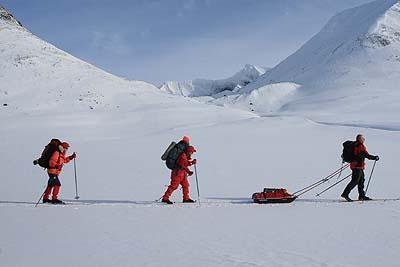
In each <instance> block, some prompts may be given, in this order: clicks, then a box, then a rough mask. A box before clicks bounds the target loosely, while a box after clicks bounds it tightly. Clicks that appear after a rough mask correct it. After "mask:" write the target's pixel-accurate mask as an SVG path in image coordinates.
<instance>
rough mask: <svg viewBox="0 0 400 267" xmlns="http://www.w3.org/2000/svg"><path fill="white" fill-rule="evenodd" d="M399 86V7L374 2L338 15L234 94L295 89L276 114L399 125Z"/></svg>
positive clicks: (391, 1) (388, 1)
mask: <svg viewBox="0 0 400 267" xmlns="http://www.w3.org/2000/svg"><path fill="white" fill-rule="evenodd" d="M399 82H400V3H398V1H395V0H379V1H374V2H371V3H368V4H365V5H362V6H359V7H356V8H352V9H349V10H345V11H343V12H341V13H339V14H337V15H336V16H334V17H333V18H332V19H331V20H330V21H329V22H328V23H327V24H326V26H325V27H324V28H323V29H322V30H321V31H320V32H319V33H318V34H317V35H315V36H314V37H313V38H312V39H311V40H309V41H308V42H307V43H306V44H304V45H303V46H302V47H301V48H300V49H299V50H298V51H296V52H295V53H294V54H292V55H291V56H289V57H288V58H286V59H285V60H284V61H282V62H281V63H280V64H278V65H277V66H276V67H274V68H273V69H271V70H270V71H268V72H267V73H266V74H265V75H263V76H262V77H260V78H259V79H258V80H257V81H255V82H254V83H251V84H249V85H248V86H246V87H245V88H243V89H241V90H240V92H239V93H240V94H244V95H246V94H249V93H251V92H253V91H254V90H260V89H262V88H265V87H271V86H273V85H274V86H277V84H280V85H281V87H285V86H284V85H282V83H289V84H297V85H298V86H297V89H296V90H294V91H293V95H292V96H291V97H290V98H288V99H286V100H285V102H286V103H285V104H284V105H283V106H282V107H281V108H280V109H279V111H281V112H282V111H284V112H288V113H296V114H305V115H307V116H312V117H321V116H326V117H329V116H331V115H332V116H335V118H336V119H337V118H338V116H337V115H341V116H343V117H342V118H339V120H341V121H344V120H343V119H344V118H346V119H345V120H346V121H347V122H349V123H353V122H356V121H357V123H360V124H361V123H363V122H367V121H369V122H372V121H373V122H374V123H378V124H379V123H380V122H379V121H382V120H383V121H386V122H390V123H392V124H393V123H395V124H396V125H398V123H397V121H398V119H397V118H395V116H393V114H398V113H399V112H400V106H399V105H398V102H399V101H400V90H398V84H399ZM288 90H289V89H288ZM265 97H267V98H268V95H266V96H265ZM363 114H364V115H363ZM396 127H397V126H396Z"/></svg>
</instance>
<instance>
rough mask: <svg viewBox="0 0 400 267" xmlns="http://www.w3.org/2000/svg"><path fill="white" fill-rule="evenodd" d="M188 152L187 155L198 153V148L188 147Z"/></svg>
mask: <svg viewBox="0 0 400 267" xmlns="http://www.w3.org/2000/svg"><path fill="white" fill-rule="evenodd" d="M186 151H187V153H194V152H196V148H194V146H188V148H187V149H186Z"/></svg>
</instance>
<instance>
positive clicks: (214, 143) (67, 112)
mask: <svg viewBox="0 0 400 267" xmlns="http://www.w3.org/2000/svg"><path fill="white" fill-rule="evenodd" d="M0 22H1V20H0ZM11 25H12V26H10V24H9V25H8V26H7V27H8V29H5V28H4V24H3V25H1V24H0V27H2V28H0V40H7V42H3V41H2V42H0V70H1V72H0V93H1V92H3V93H4V92H5V91H7V94H4V96H2V97H0V101H2V102H6V103H7V104H8V105H7V106H1V107H0V122H1V125H2V127H0V137H1V142H0V151H1V153H0V162H1V165H0V166H1V168H0V171H1V175H0V184H1V186H0V214H1V221H0V236H1V238H0V266H7V267H8V266H12V267H13V266H53V265H57V266H68V267H70V266H188V265H190V266H274V267H275V266H371V267H372V266H397V265H398V255H397V254H398V251H399V249H400V233H399V231H398V225H399V222H400V201H394V200H393V201H385V202H383V201H375V202H363V203H361V202H355V203H345V202H341V201H340V200H339V195H340V193H341V192H342V190H343V188H344V186H345V183H342V184H340V185H339V186H337V187H335V188H333V189H332V190H330V191H328V192H327V193H326V194H324V195H322V196H321V197H319V198H317V197H315V193H317V192H318V190H315V191H313V192H310V193H308V194H306V195H304V196H302V197H301V198H299V199H298V200H296V201H295V202H293V203H291V204H277V205H258V204H253V203H251V201H250V200H251V199H250V197H251V194H252V193H253V192H255V191H260V190H262V189H263V188H264V187H285V188H288V190H289V191H290V192H294V191H296V190H297V189H300V188H301V187H304V186H306V185H308V184H311V183H313V182H314V181H316V180H318V179H320V178H322V177H323V176H325V175H327V174H328V173H330V172H332V171H334V170H335V169H337V168H339V167H340V154H341V143H342V142H343V141H345V140H347V139H352V138H354V137H355V135H356V134H358V133H360V132H362V133H364V134H365V135H366V138H367V147H368V149H369V151H370V152H371V153H372V154H378V155H379V156H380V157H381V161H379V162H378V163H377V165H376V169H375V172H374V176H373V179H372V181H371V184H370V189H369V191H368V195H370V196H371V197H373V198H377V199H383V198H384V199H396V198H398V197H400V193H399V188H400V181H399V179H397V176H396V174H397V173H398V171H397V168H396V167H397V157H396V154H397V151H399V150H400V132H399V131H398V128H396V127H393V126H395V125H396V123H397V122H398V118H397V117H396V116H395V115H393V114H392V113H391V112H395V111H396V110H398V109H395V108H393V106H394V104H393V105H392V106H391V105H390V104H391V103H392V102H391V101H389V98H386V97H385V98H382V99H383V100H384V101H386V102H385V103H386V104H387V109H388V110H387V112H388V114H387V116H388V117H389V118H391V120H392V121H393V122H388V120H384V118H383V117H382V116H383V115H382V114H384V113H378V114H377V115H376V119H374V118H372V119H371V120H368V121H367V123H366V124H365V125H363V126H364V127H362V128H360V127H358V126H352V125H347V126H345V125H344V126H338V125H336V124H344V123H343V116H344V115H345V114H343V113H341V112H332V113H330V114H329V115H330V120H329V123H330V124H327V123H316V122H315V121H314V120H310V119H308V118H307V117H305V116H303V115H304V114H303V113H302V112H299V113H298V114H296V113H295V112H292V113H290V114H289V115H288V114H287V113H276V112H275V113H274V114H272V115H271V114H270V112H259V113H258V114H261V115H257V113H251V112H248V111H245V110H240V109H230V108H226V107H218V106H215V105H206V104H203V103H201V101H200V102H199V101H197V100H195V99H191V98H182V97H179V96H173V95H170V94H166V93H162V92H159V90H158V89H157V88H155V87H153V86H152V85H149V84H146V83H142V82H135V81H126V80H123V79H120V78H117V77H114V76H112V75H110V74H107V73H105V72H103V71H101V70H99V69H97V68H95V67H93V66H91V65H89V64H87V63H85V62H82V61H79V60H78V59H76V58H73V57H72V56H70V55H68V54H66V53H65V52H62V51H61V50H58V49H56V48H54V47H51V46H50V45H49V44H47V43H45V42H43V41H41V40H39V39H37V38H36V37H34V36H32V35H31V34H30V33H29V32H26V31H25V30H23V29H22V28H18V27H19V26H17V24H16V23H14V24H11ZM10 27H11V28H10ZM16 27H17V28H16ZM5 37H7V38H6V39H5ZM35 40H36V41H35ZM28 44H30V45H28ZM44 47H49V48H46V49H44ZM49 50H50V51H53V52H49V53H47V51H49ZM60 53H65V54H62V55H60ZM19 55H22V56H23V57H24V56H25V55H32V56H37V57H38V58H41V57H42V58H41V59H40V60H37V61H36V60H33V59H32V64H31V63H29V64H22V65H21V64H14V62H15V58H17V57H18V56H19ZM58 59H60V63H59V64H56V65H53V64H52V63H53V62H55V61H56V60H58ZM29 62H31V61H29ZM85 70H86V71H85ZM63 77H65V78H63ZM17 78H19V79H17ZM25 79H28V81H25ZM13 82H14V83H13ZM294 82H296V81H294ZM5 84H6V85H7V87H5V86H4V85H5ZM266 86H267V87H266V89H263V90H259V93H258V94H262V93H265V92H269V91H268V90H278V89H277V88H279V86H278V87H276V86H272V87H271V86H270V85H268V84H267V85H266ZM290 86H291V87H290V88H293V90H294V91H296V90H299V89H297V83H296V84H293V83H292V84H290ZM83 87H92V88H93V89H92V90H93V92H96V97H95V99H96V101H97V102H99V104H95V106H92V108H93V109H91V108H90V105H91V104H93V103H92V102H90V103H89V102H86V98H84V99H85V100H84V101H79V95H80V94H81V93H82V92H84V90H86V89H83ZM55 88H57V89H55ZM56 90H61V91H62V95H61V96H58V95H54V96H49V95H48V93H47V92H51V93H50V94H54V92H55V91H56ZM254 92H257V91H254ZM279 93H281V92H279ZM250 94H251V93H250ZM291 94H292V90H287V92H286V93H285V94H284V93H282V95H283V96H284V97H288V98H290V97H293V96H292V95H291ZM101 95H104V99H105V100H102V101H101V102H100V101H99V99H103V98H99V96H101ZM256 96H257V94H256V93H253V97H256ZM56 99H58V100H59V101H58V104H57V103H54V102H55V100H56ZM253 100H254V99H253ZM266 100H267V99H266ZM383 100H382V101H383ZM394 100H395V98H394ZM94 103H96V102H94ZM336 103H337V110H341V109H342V108H345V107H346V103H345V102H343V101H337V102H336ZM325 104H326V103H325V102H321V104H320V106H318V105H317V104H315V105H317V106H316V107H315V109H317V108H320V109H321V110H322V109H323V108H324V107H325ZM253 106H255V105H253ZM260 108H261V105H260ZM265 114H270V115H265ZM357 114H358V115H359V116H363V112H361V111H360V112H358V113H357V112H356V111H355V113H354V114H353V116H356V115H357ZM369 114H371V113H369ZM381 115H382V116H381ZM374 121H376V122H380V124H381V126H382V127H380V128H381V129H372V128H371V127H372V126H374V125H372V124H373V122H374ZM349 124H350V123H349ZM375 128H378V127H375ZM182 135H189V136H190V137H191V139H192V144H193V145H195V146H196V148H197V150H198V153H197V154H196V158H197V159H198V178H199V185H200V191H201V192H200V193H201V199H202V202H201V206H199V205H197V204H194V205H192V204H180V203H179V204H175V205H172V206H165V205H162V204H160V203H155V201H154V200H155V199H157V198H159V197H160V196H161V195H162V194H163V192H164V190H165V185H166V184H168V182H169V172H168V170H167V168H166V167H165V166H164V163H163V162H162V161H161V160H160V156H161V154H162V153H163V152H164V150H165V148H166V146H168V144H169V143H170V141H171V140H177V139H178V138H180V137H182ZM52 137H58V138H60V139H62V140H65V141H67V142H69V143H70V144H71V149H70V150H71V151H70V152H72V151H76V152H77V154H78V158H77V161H76V163H77V171H78V172H77V174H78V183H79V195H80V197H81V198H80V199H79V200H78V201H75V200H74V199H73V198H74V196H75V187H74V172H73V166H72V164H70V165H66V166H65V167H64V169H63V173H62V174H61V176H60V177H61V182H62V184H63V186H62V191H61V195H60V197H61V198H62V199H64V200H66V201H67V202H69V203H70V205H66V206H51V205H40V206H38V207H37V208H34V203H35V202H36V201H37V199H38V198H39V196H40V194H41V193H42V192H43V189H44V187H45V184H46V181H47V175H46V173H45V171H43V170H42V169H41V168H39V167H36V166H33V165H32V160H33V159H35V158H36V157H38V156H39V154H40V152H41V150H42V149H43V146H44V145H45V144H46V143H47V142H48V141H49V139H50V138H52ZM371 166H372V163H371V162H368V168H367V170H366V174H367V175H369V173H370V171H371ZM347 173H348V171H346V174H347ZM334 181H336V179H334V180H333V182H334ZM190 182H191V195H192V197H193V198H196V190H195V188H196V187H195V178H194V177H191V178H190ZM330 184H332V183H330ZM330 184H329V185H330ZM327 186H328V185H327ZM322 189H323V188H321V190H322ZM351 197H353V198H356V197H357V195H356V192H355V191H354V192H353V194H352V195H351ZM172 200H174V201H177V202H180V200H181V192H180V191H177V192H176V193H175V194H174V196H173V198H172Z"/></svg>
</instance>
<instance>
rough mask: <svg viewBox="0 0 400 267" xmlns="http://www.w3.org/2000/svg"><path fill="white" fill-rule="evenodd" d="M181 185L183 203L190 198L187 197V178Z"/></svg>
mask: <svg viewBox="0 0 400 267" xmlns="http://www.w3.org/2000/svg"><path fill="white" fill-rule="evenodd" d="M181 185H182V191H183V201H185V200H189V199H190V196H189V181H188V179H187V177H186V176H185V177H184V178H183V180H182V182H181Z"/></svg>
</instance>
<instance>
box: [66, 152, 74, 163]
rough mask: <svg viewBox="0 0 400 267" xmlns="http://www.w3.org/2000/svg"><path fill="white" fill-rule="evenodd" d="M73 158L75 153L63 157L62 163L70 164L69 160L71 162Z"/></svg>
mask: <svg viewBox="0 0 400 267" xmlns="http://www.w3.org/2000/svg"><path fill="white" fill-rule="evenodd" d="M74 158H76V153H75V152H74V153H73V154H72V155H71V156H69V157H65V161H64V163H68V162H70V161H71V160H73V159H74Z"/></svg>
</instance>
